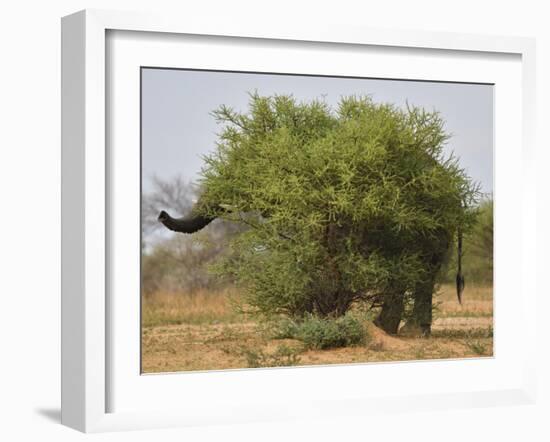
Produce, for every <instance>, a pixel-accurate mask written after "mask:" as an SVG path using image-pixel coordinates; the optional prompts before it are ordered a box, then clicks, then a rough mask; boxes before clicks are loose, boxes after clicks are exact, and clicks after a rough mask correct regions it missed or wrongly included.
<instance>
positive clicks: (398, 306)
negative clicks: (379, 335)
mask: <svg viewBox="0 0 550 442" xmlns="http://www.w3.org/2000/svg"><path fill="white" fill-rule="evenodd" d="M404 299H405V295H404V293H402V292H401V293H394V294H391V295H386V297H385V299H384V303H383V304H382V310H380V314H379V315H378V317H377V318H376V319H375V320H374V325H376V326H377V327H380V328H381V329H382V330H384V331H385V332H386V333H388V334H391V335H396V334H397V332H398V330H399V324H400V323H401V318H402V316H403V310H404Z"/></svg>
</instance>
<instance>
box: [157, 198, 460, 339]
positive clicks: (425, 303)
mask: <svg viewBox="0 0 550 442" xmlns="http://www.w3.org/2000/svg"><path fill="white" fill-rule="evenodd" d="M199 207H200V203H197V205H196V207H195V208H194V209H192V210H191V213H190V214H189V215H187V216H184V217H182V218H174V217H172V216H170V215H169V214H168V213H167V212H166V211H164V210H162V211H161V212H160V214H159V216H158V221H159V222H161V223H162V224H163V225H164V226H165V227H166V228H167V229H169V230H172V231H174V232H178V233H185V234H193V233H195V232H198V231H200V230H202V229H203V228H204V227H206V226H207V225H209V224H210V223H211V222H213V221H214V220H215V219H216V216H213V215H210V216H207V215H204V214H202V213H201V211H200V208H199ZM217 209H218V212H219V213H220V215H221V214H223V213H224V212H225V209H224V208H222V207H218V208H217ZM452 236H453V235H452V232H447V231H441V232H438V234H437V235H435V239H432V240H431V241H425V242H424V243H423V244H422V247H421V250H420V253H421V255H422V261H423V263H424V266H425V268H426V275H425V277H424V278H423V279H422V280H421V281H420V282H418V283H417V284H416V286H415V288H414V290H413V293H412V296H411V297H412V299H413V309H412V315H411V318H410V319H409V321H408V322H407V324H406V325H405V327H407V328H408V329H409V330H410V329H411V328H413V327H414V328H416V329H418V330H419V332H420V333H421V335H422V336H429V335H430V333H431V325H432V308H433V293H434V289H435V285H436V278H437V275H438V273H439V271H440V270H441V267H442V264H443V262H444V259H445V257H446V256H447V254H448V251H449V249H450V247H451V244H452ZM457 238H458V241H457V250H458V255H457V258H458V259H457V261H458V270H457V275H456V292H457V298H458V302H459V303H462V293H463V291H464V287H465V280H464V275H463V273H462V232H461V230H460V229H459V230H458V232H457ZM396 284H397V286H396V289H395V291H394V293H389V294H385V296H384V297H383V300H382V301H381V309H380V313H379V315H378V317H377V318H376V319H375V321H374V323H375V325H377V326H378V327H380V328H382V329H383V330H384V331H386V332H387V333H389V334H397V333H398V330H399V326H400V323H401V320H402V316H403V313H404V305H405V289H404V288H399V286H398V282H396Z"/></svg>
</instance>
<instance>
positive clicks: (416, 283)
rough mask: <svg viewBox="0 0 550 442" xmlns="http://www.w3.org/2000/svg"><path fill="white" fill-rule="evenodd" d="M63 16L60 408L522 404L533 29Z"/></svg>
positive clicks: (94, 424)
mask: <svg viewBox="0 0 550 442" xmlns="http://www.w3.org/2000/svg"><path fill="white" fill-rule="evenodd" d="M62 26H63V27H62V31H63V32H62V35H63V38H62V45H63V63H62V64H63V66H62V67H63V69H62V72H63V85H62V86H63V88H62V89H63V93H62V101H63V130H62V134H63V164H62V171H63V186H62V187H63V188H62V190H63V193H62V205H63V234H62V239H63V245H62V252H63V258H62V259H63V267H62V268H63V277H62V288H63V294H62V308H63V311H62V318H63V319H62V320H63V324H62V350H63V356H62V359H63V360H62V369H63V373H62V387H63V391H62V421H63V423H64V424H66V425H69V426H71V427H74V428H77V429H79V430H82V431H107V430H111V429H123V428H132V429H136V428H152V427H163V426H185V425H207V424H213V423H231V422H253V421H260V420H273V419H285V418H291V417H292V418H296V417H304V418H305V417H315V416H338V415H365V414H368V413H370V412H371V411H373V410H377V411H379V410H384V411H388V412H392V411H396V410H414V409H418V408H434V409H435V408H442V407H443V408H445V407H467V406H486V405H497V404H501V403H527V402H530V401H532V400H533V395H534V391H535V383H534V382H535V380H534V367H533V353H532V352H533V348H532V347H533V345H532V344H531V342H533V340H532V336H533V335H534V330H535V324H534V323H533V321H531V320H528V318H530V317H531V316H532V315H533V311H534V308H535V302H534V299H535V297H536V290H535V287H534V285H533V284H534V282H533V281H534V278H531V277H530V274H531V273H533V272H534V270H533V269H532V268H531V267H530V266H528V265H526V262H527V261H526V260H527V256H528V255H530V254H533V251H534V248H535V239H534V229H533V228H532V226H533V224H534V222H535V220H534V212H533V211H534V209H533V207H534V203H533V201H534V200H533V198H535V196H534V195H535V186H534V178H533V176H532V175H530V174H529V170H530V167H531V161H532V149H533V146H532V143H533V141H532V136H533V135H532V133H533V132H532V124H533V123H532V121H533V112H534V110H533V109H534V93H535V91H534V78H533V77H534V68H533V64H534V43H533V42H532V41H531V40H529V39H521V38H506V37H488V36H486V37H482V36H471V35H455V34H429V33H423V32H389V31H380V30H367V29H344V28H340V27H332V26H331V27H330V31H329V30H327V29H326V28H315V27H313V26H312V27H309V26H308V27H306V28H302V29H292V28H285V27H277V28H273V29H269V28H268V27H267V28H266V27H262V28H261V29H260V28H255V27H254V25H252V24H246V23H239V24H237V23H233V24H231V25H229V24H219V23H213V22H207V21H205V22H200V21H199V20H196V19H190V18H187V19H184V20H179V19H178V20H172V19H170V18H166V17H153V16H148V15H140V14H129V13H113V12H107V11H84V12H79V13H76V14H74V15H71V16H68V17H65V18H64V19H63V24H62ZM518 202H519V203H520V204H521V208H522V210H517V207H518ZM411 379H414V380H415V381H414V382H411Z"/></svg>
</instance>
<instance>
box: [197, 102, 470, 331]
mask: <svg viewBox="0 0 550 442" xmlns="http://www.w3.org/2000/svg"><path fill="white" fill-rule="evenodd" d="M214 116H215V117H216V118H217V119H218V121H219V122H220V123H222V124H223V130H222V132H221V134H220V138H219V142H218V148H217V150H216V152H215V153H214V154H212V155H209V156H207V157H206V158H205V161H206V167H205V168H204V170H203V172H202V177H203V178H202V183H201V184H202V188H203V189H204V193H203V194H202V196H201V198H200V200H199V201H198V203H197V205H196V206H195V208H194V209H193V211H194V214H195V216H200V217H201V219H202V220H203V221H209V220H211V219H214V218H216V217H223V218H226V219H231V220H234V221H238V222H242V223H245V224H247V225H248V226H250V229H248V230H247V231H245V232H243V233H242V234H241V235H239V236H237V237H236V238H235V239H234V241H233V243H232V247H233V249H234V250H233V253H232V254H231V259H230V260H228V261H225V262H224V263H223V264H222V265H221V266H220V267H219V269H220V271H221V272H223V273H225V274H231V275H232V276H234V277H235V278H236V280H237V281H238V282H239V283H240V285H241V286H242V288H243V289H244V290H245V291H246V294H247V301H248V303H249V304H250V305H251V306H253V307H255V308H256V309H257V310H258V311H259V312H261V313H264V314H267V315H273V314H281V313H282V314H287V315H291V316H295V317H296V316H297V317H300V316H303V315H304V314H306V313H313V314H317V315H320V316H323V317H327V316H340V315H343V314H344V313H345V312H346V311H347V310H348V309H349V308H350V307H351V306H352V305H353V304H354V303H356V302H362V303H365V304H367V305H368V306H369V307H379V306H381V307H382V311H381V314H380V317H379V321H378V323H379V324H380V325H381V326H382V327H383V328H384V329H386V330H387V331H392V332H395V331H396V329H395V322H396V318H397V324H398V323H399V320H401V317H402V315H403V304H404V302H405V301H406V298H407V297H410V298H412V299H413V301H414V302H415V304H416V305H417V308H416V310H417V312H416V314H417V316H418V318H417V319H418V320H419V321H420V322H421V321H426V319H425V318H423V317H422V316H426V315H427V310H428V309H429V321H430V322H431V296H432V292H433V284H432V279H433V275H434V273H437V271H438V270H439V267H440V262H441V261H442V258H441V255H442V254H444V252H445V251H446V250H447V249H448V247H449V244H450V241H451V239H452V237H453V236H454V235H455V233H456V230H457V229H458V228H459V226H465V225H466V224H467V223H468V212H467V211H466V210H465V207H467V206H468V205H469V204H471V202H472V199H473V198H475V195H476V189H475V186H473V185H472V183H471V181H470V179H469V178H468V177H467V176H466V174H465V173H464V171H463V170H462V169H461V168H460V167H459V165H458V162H457V159H456V158H454V157H449V158H444V157H443V146H444V143H445V142H446V140H447V138H448V137H447V135H446V134H445V132H444V130H443V121H442V120H441V118H440V117H439V115H438V114H437V113H428V112H425V111H424V110H422V109H418V108H408V109H406V110H402V109H399V108H397V107H395V106H392V105H389V104H377V103H374V102H373V101H372V100H371V99H370V98H368V97H349V98H344V99H342V100H341V102H340V104H339V106H338V108H337V109H336V110H335V111H333V110H331V109H330V108H329V107H328V106H327V105H326V104H325V103H323V102H321V101H313V102H310V103H298V102H297V101H296V100H295V99H293V98H292V97H290V96H274V97H261V96H259V95H257V94H253V95H251V99H250V108H249V112H248V113H246V114H244V113H238V112H235V111H234V110H232V109H230V108H228V107H225V106H222V107H221V108H220V109H219V110H217V111H216V112H214ZM243 214H247V215H246V216H244V215H243ZM420 292H421V293H422V296H418V293H420ZM415 293H416V294H417V296H416V298H418V300H416V298H415ZM428 297H429V302H428V301H427V298H428ZM394 329H395V330H394Z"/></svg>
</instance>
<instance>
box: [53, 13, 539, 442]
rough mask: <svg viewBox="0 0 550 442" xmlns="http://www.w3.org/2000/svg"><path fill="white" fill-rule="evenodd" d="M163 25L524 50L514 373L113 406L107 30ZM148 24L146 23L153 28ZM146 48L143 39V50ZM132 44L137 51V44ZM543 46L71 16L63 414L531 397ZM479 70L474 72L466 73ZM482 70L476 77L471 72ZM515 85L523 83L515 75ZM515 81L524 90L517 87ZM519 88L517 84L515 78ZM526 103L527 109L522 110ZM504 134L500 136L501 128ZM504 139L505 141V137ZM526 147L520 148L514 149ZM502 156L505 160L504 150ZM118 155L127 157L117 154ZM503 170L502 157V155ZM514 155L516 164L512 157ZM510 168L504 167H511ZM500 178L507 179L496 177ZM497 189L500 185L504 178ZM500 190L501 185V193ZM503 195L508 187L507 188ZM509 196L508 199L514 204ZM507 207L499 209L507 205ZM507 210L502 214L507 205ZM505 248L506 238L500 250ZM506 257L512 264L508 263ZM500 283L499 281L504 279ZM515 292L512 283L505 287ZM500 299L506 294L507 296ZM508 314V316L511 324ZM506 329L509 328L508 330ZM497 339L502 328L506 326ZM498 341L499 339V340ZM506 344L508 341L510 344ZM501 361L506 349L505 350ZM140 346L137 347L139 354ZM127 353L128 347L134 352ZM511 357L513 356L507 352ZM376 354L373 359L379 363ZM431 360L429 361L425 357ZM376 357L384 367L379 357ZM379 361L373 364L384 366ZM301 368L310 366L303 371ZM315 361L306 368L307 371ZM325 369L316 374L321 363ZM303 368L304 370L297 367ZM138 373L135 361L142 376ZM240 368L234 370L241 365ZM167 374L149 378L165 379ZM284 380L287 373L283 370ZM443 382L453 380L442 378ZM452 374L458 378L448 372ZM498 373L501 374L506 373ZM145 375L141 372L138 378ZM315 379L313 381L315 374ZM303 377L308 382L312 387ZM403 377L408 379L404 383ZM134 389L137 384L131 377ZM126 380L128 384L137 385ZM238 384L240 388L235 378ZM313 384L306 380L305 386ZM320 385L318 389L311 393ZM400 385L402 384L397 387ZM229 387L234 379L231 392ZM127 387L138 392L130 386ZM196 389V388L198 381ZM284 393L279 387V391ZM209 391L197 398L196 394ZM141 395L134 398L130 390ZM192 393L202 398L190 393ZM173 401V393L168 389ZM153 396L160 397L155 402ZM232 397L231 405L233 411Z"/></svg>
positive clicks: (75, 424)
mask: <svg viewBox="0 0 550 442" xmlns="http://www.w3.org/2000/svg"><path fill="white" fill-rule="evenodd" d="M112 31H116V32H154V33H157V34H155V35H157V36H158V35H159V34H160V35H167V36H175V37H174V38H177V36H178V35H179V36H183V37H185V36H186V35H188V36H189V35H190V36H216V37H218V38H222V39H224V38H225V39H231V38H240V39H247V40H251V39H253V40H254V41H260V42H261V41H267V40H268V41H272V42H284V44H285V45H286V46H287V47H289V46H292V45H299V44H303V43H304V42H305V43H307V44H309V45H315V44H319V45H321V44H323V45H334V44H336V45H339V47H342V48H345V47H354V48H358V47H359V48H360V47H363V46H365V47H366V46H369V47H376V48H377V50H378V51H381V52H382V53H383V52H384V50H385V49H386V50H390V49H391V48H401V49H402V50H403V51H405V52H406V51H407V50H417V49H421V50H426V51H430V53H431V54H432V55H433V56H434V57H438V56H439V55H438V54H440V55H441V56H444V54H449V53H451V54H470V56H471V57H473V58H476V59H479V60H483V59H484V57H489V56H490V55H491V54H493V55H494V54H501V55H503V56H510V57H515V58H514V59H515V60H516V61H518V60H519V61H518V63H519V64H518V65H517V66H518V67H519V69H520V71H519V76H517V75H516V77H514V78H520V80H519V81H516V82H515V83H510V85H509V86H507V87H508V88H509V89H511V90H509V91H508V92H509V93H510V94H511V95H510V96H515V97H516V98H517V99H518V100H519V101H518V103H517V104H518V107H519V108H520V109H519V111H518V112H519V114H517V115H520V116H521V120H520V122H518V123H517V125H518V126H517V127H515V128H514V130H515V132H514V134H516V135H518V138H517V139H518V142H519V144H520V147H521V148H520V147H519V146H518V147H515V148H514V147H513V146H512V150H513V152H514V155H516V156H515V157H510V161H509V164H513V160H514V158H515V159H516V160H517V159H520V160H521V177H522V187H521V188H520V189H519V190H518V193H517V197H518V198H520V199H521V205H522V211H521V213H520V214H517V218H516V220H517V225H518V226H520V229H521V235H520V237H519V238H518V240H517V242H516V247H517V251H518V254H519V255H518V256H520V258H521V259H520V263H521V266H518V267H521V271H520V276H513V278H516V279H514V280H513V281H512V282H513V283H514V284H512V285H513V286H514V287H516V288H517V289H518V290H519V291H520V293H521V296H519V299H518V300H517V301H515V304H516V305H517V308H518V309H519V310H520V311H521V313H522V315H518V321H520V322H521V333H520V336H518V339H521V342H522V345H523V346H524V348H522V352H521V353H518V355H517V358H518V361H517V363H516V364H515V365H514V370H515V371H514V376H511V379H510V380H509V381H507V383H505V382H504V381H503V382H501V383H500V384H498V383H495V384H494V385H491V386H489V387H487V388H483V387H482V385H477V386H476V387H475V388H472V389H471V390H468V388H467V387H464V388H462V390H461V391H458V390H457V391H454V392H450V391H446V390H445V389H444V388H441V387H438V386H437V385H436V386H435V387H434V388H433V389H431V390H430V391H427V392H426V393H425V394H420V393H419V392H418V391H416V392H415V391H412V390H411V391H409V392H405V391H404V390H403V391H404V392H402V393H401V394H399V393H398V392H393V393H391V394H387V395H384V394H383V393H382V394H380V393H377V394H376V395H375V396H373V395H369V394H366V393H364V391H363V390H362V389H361V388H358V389H357V391H356V392H354V394H349V390H348V391H347V392H346V391H342V393H338V391H333V392H332V393H331V394H330V395H327V397H325V398H323V397H321V396H315V397H302V398H300V394H302V395H304V393H303V392H302V393H297V394H296V395H295V396H293V397H292V398H290V399H289V401H288V402H287V403H284V401H283V400H282V399H281V400H279V401H276V400H274V401H273V403H272V404H270V405H267V404H265V403H260V402H255V399H254V395H253V392H252V393H250V394H249V395H247V394H244V395H242V397H239V395H233V396H231V397H230V396H227V397H223V394H224V393H223V390H221V391H222V393H221V397H220V398H219V401H220V404H219V407H218V408H216V405H215V404H212V405H210V406H209V405H208V404H203V406H201V405H200V404H198V401H197V404H194V405H193V406H192V407H191V408H190V407H187V408H186V406H185V404H182V406H181V407H180V408H179V409H178V407H171V408H168V407H167V408H165V409H164V408H163V409H160V408H158V407H156V408H150V409H148V407H147V406H146V405H147V404H145V405H144V406H143V407H136V409H132V410H130V409H125V408H124V407H122V409H121V410H118V409H116V407H115V409H113V407H112V404H110V399H109V396H110V394H111V391H112V390H113V389H114V388H115V387H114V385H113V383H112V370H113V367H112V365H113V360H114V357H113V356H114V355H113V353H112V346H111V344H110V339H108V338H109V327H112V321H114V320H116V317H115V316H114V314H113V313H112V312H111V310H110V307H111V304H110V301H109V297H108V289H109V287H110V282H109V278H110V275H109V259H110V257H109V247H108V245H109V244H110V242H112V241H113V238H112V237H111V236H110V235H112V234H113V232H116V229H115V230H111V229H110V228H109V225H110V222H111V221H112V220H110V217H111V216H112V213H111V212H112V199H113V198H112V195H110V187H109V183H108V181H109V179H110V178H109V173H108V171H109V170H110V168H111V167H113V166H112V165H110V164H109V161H110V156H109V151H108V147H109V146H108V141H109V136H110V134H109V133H108V132H107V130H106V121H108V118H110V117H111V116H110V114H109V112H110V110H109V108H108V106H107V104H108V95H107V94H108V93H109V88H108V76H107V75H106V72H109V71H108V70H107V69H106V68H107V67H108V63H110V62H112V60H108V58H107V57H108V56H111V57H115V56H117V54H116V53H114V54H113V53H111V52H109V51H108V49H107V48H108V45H107V41H106V38H107V37H106V36H107V33H108V32H112ZM143 35H146V34H143ZM133 51H135V50H133ZM130 52H132V51H130ZM534 63H535V46H534V41H533V40H532V39H526V38H517V37H490V36H476V35H464V34H450V33H426V32H415V31H399V32H392V31H387V30H374V29H356V28H346V27H342V26H332V25H331V26H315V25H308V26H301V27H300V28H298V27H292V26H291V25H288V26H285V25H280V26H279V25H278V26H276V27H275V26H274V27H273V28H269V27H265V26H264V25H262V26H261V27H260V26H257V25H255V24H253V23H244V22H242V23H236V22H234V21H233V22H232V23H216V22H212V21H201V20H197V19H196V18H195V17H184V18H181V17H178V18H173V17H159V16H153V15H150V14H133V13H126V12H111V11H98V10H92V11H90V10H87V11H81V12H78V13H76V14H73V15H70V16H67V17H64V18H63V20H62V423H63V424H65V425H67V426H70V427H72V428H76V429H78V430H80V431H85V432H97V431H110V430H122V429H139V428H156V427H168V426H186V425H207V424H215V423H222V422H223V423H234V422H254V421H262V420H263V421H265V420H277V419H285V418H297V417H298V418H302V417H303V418H307V417H318V416H323V417H325V416H326V417H328V416H338V415H340V416H341V415H365V414H369V413H370V412H371V411H374V410H377V411H380V410H384V411H388V412H395V411H403V410H407V409H441V408H456V407H470V406H489V405H499V404H521V403H532V402H533V401H534V398H535V393H536V382H535V362H534V361H535V353H534V352H535V348H534V342H535V339H530V338H532V337H534V336H535V327H536V324H535V323H534V322H533V321H527V320H526V319H525V318H527V317H529V316H531V317H535V316H536V315H535V309H536V307H535V306H536V296H537V292H536V286H535V282H534V281H535V277H534V271H535V270H534V269H535V266H529V265H527V260H526V257H527V256H536V239H535V228H534V223H535V212H534V210H535V209H534V207H535V201H536V186H535V176H534V174H533V173H531V171H532V170H533V169H534V164H533V158H534V135H533V134H534V121H535V118H534V108H535V78H534V76H535V68H534ZM466 78H469V77H466ZM474 80H475V79H474V78H472V81H474ZM514 85H516V86H517V87H516V86H514ZM514 88H516V89H517V90H515V89H514ZM512 89H513V90H512ZM514 115H516V114H514ZM497 140H498V137H497ZM497 142H498V141H497ZM514 149H515V150H514ZM501 164H505V163H504V162H503V163H501ZM115 167H117V166H115ZM496 167H497V171H496V172H497V174H498V173H499V172H498V167H500V166H499V165H498V163H497V166H496ZM502 167H506V166H502ZM503 170H504V169H503ZM497 189H498V188H497ZM497 192H498V190H497ZM497 195H498V193H497ZM497 204H498V196H497ZM504 206H505V205H503V207H504ZM497 213H498V210H497ZM497 216H498V215H497ZM499 253H501V254H502V251H499V247H498V241H497V245H496V248H495V254H496V256H498V254H499ZM503 268H504V266H503ZM496 287H498V285H497V286H496ZM503 293H504V291H503ZM497 309H498V304H497ZM504 323H505V322H503V324H504ZM502 336H506V333H503V334H502ZM495 339H498V336H496V337H495ZM497 350H498V349H497ZM501 354H502V355H505V352H504V351H503V352H501ZM495 355H496V356H495V358H494V360H495V361H497V362H498V361H499V357H500V356H499V353H498V351H496V352H495ZM137 356H138V355H136V357H137ZM124 357H125V358H128V355H125V356H124ZM502 360H506V358H505V357H503V359H502ZM452 364H453V363H450V364H448V365H446V366H440V367H446V368H443V370H446V371H448V373H449V374H450V373H455V374H456V373H458V374H460V373H461V372H462V373H464V374H465V375H467V376H468V375H469V376H471V375H472V373H474V371H471V370H478V369H481V370H484V372H485V375H486V376H491V373H493V371H495V370H497V369H498V370H502V369H503V368H505V367H506V365H502V366H500V367H499V366H498V365H497V363H494V364H493V365H485V366H484V367H477V368H476V367H474V368H472V367H473V365H470V368H468V366H466V365H464V364H460V363H458V365H457V364H455V365H452ZM394 365H396V364H388V365H385V366H383V367H382V366H380V365H379V366H378V367H379V368H378V370H379V371H386V372H388V371H391V370H393V369H392V368H391V367H392V366H394ZM371 366H372V365H371ZM365 367H366V366H365V365H354V366H353V367H350V366H348V367H337V368H329V367H322V368H316V369H315V371H314V372H311V371H310V372H309V373H308V372H305V371H304V370H308V368H305V369H298V370H300V371H296V370H297V369H288V370H281V369H279V370H271V371H270V370H267V371H266V370H263V371H262V370H260V371H257V370H253V371H241V372H240V373H238V374H231V375H227V374H225V373H199V374H196V375H194V376H195V377H194V378H189V377H188V378H187V381H188V382H191V383H193V384H196V385H199V384H200V383H201V382H202V383H203V384H205V385H206V384H207V383H208V382H209V380H210V381H211V380H214V379H215V383H216V385H217V386H218V387H219V386H223V385H226V384H227V383H229V382H247V381H246V379H248V380H249V381H248V382H250V384H251V385H253V387H251V388H250V389H251V390H257V389H258V388H261V386H262V385H265V386H266V387H267V385H268V382H269V383H271V382H272V379H271V378H268V377H267V376H272V375H270V374H269V373H273V372H277V373H279V375H278V376H279V377H280V376H281V373H283V374H282V376H286V378H287V381H288V380H290V379H291V378H293V377H294V379H293V380H291V382H296V383H300V384H301V385H306V384H307V383H308V379H312V378H317V379H319V376H325V377H326V376H328V377H330V376H333V375H335V373H336V371H335V370H340V374H341V370H347V373H348V374H349V375H350V379H352V378H353V377H358V376H361V372H362V370H365V369H366V368H365ZM426 367H428V366H427V365H425V366H424V368H425V369H426ZM374 369H375V368H374ZM374 369H373V368H370V370H374ZM396 370H398V373H401V374H402V373H404V372H406V371H407V370H408V371H411V372H412V370H416V371H418V370H419V368H418V366H417V367H416V368H415V367H414V365H413V364H408V365H401V367H399V368H398V369H396ZM300 373H301V375H300ZM304 373H306V375H304ZM311 373H315V374H313V375H312V374H311ZM295 374H298V375H297V376H295ZM134 375H135V376H139V373H133V374H132V376H134ZM170 376H172V375H165V376H164V379H163V380H162V381H160V382H162V383H163V384H165V385H163V386H162V388H165V389H166V390H163V392H162V393H161V396H157V397H155V400H157V401H158V399H159V397H162V395H164V396H165V397H166V399H168V397H167V395H168V393H167V392H168V391H169V390H170V389H171V388H173V387H174V383H177V382H180V383H181V382H183V381H182V379H183V378H182V377H181V376H179V375H174V376H172V378H170ZM230 376H231V377H230ZM158 379H161V378H160V377H157V381H154V382H156V384H154V383H153V381H147V382H149V383H150V384H151V385H150V386H145V387H144V388H145V389H150V390H151V389H154V390H155V391H158V388H157V387H158V385H159V384H158V382H159V381H158ZM273 382H274V383H273V385H277V384H276V382H279V381H277V380H275V379H273ZM440 382H442V384H441V385H444V383H445V382H446V381H445V380H444V379H440ZM447 382H450V381H447ZM497 384H498V385H497ZM135 385H137V384H132V385H131V387H132V388H133V387H134V386H135ZM306 387H307V386H306ZM306 387H304V388H306ZM396 388H397V387H396ZM127 390H128V389H127ZM127 390H126V391H127ZM235 391H237V390H235ZM304 391H306V390H304ZM312 391H313V390H309V392H310V393H311V392H312ZM396 391H397V390H396ZM229 392H230V390H227V393H226V394H227V395H229ZM122 394H127V393H125V392H124V390H122ZM194 394H196V393H194ZM272 394H275V392H272ZM197 399H198V398H197ZM134 400H135V398H130V399H128V402H131V401H134ZM186 400H187V401H188V402H190V401H191V400H192V397H191V398H186ZM167 402H170V401H168V400H167ZM149 403H152V402H149ZM223 407H226V408H227V410H228V411H227V412H224V411H223Z"/></svg>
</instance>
